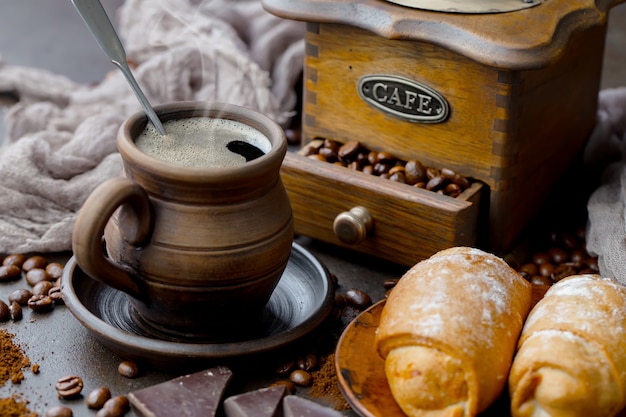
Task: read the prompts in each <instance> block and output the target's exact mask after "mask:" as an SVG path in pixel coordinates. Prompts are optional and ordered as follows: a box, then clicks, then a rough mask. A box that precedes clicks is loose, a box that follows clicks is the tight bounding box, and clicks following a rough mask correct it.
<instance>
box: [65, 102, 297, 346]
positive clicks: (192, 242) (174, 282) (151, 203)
mask: <svg viewBox="0 0 626 417" xmlns="http://www.w3.org/2000/svg"><path fill="white" fill-rule="evenodd" d="M155 110H156V112H157V114H158V116H159V118H160V119H161V121H162V122H163V123H164V124H165V123H167V121H169V120H176V119H186V118H196V117H202V118H214V119H222V120H224V119H225V120H232V121H236V122H240V123H243V124H244V125H247V126H249V127H252V128H254V129H256V130H258V131H259V132H260V133H262V135H263V136H264V137H265V138H266V139H267V143H266V145H267V146H266V147H267V152H264V154H263V155H262V156H260V157H258V158H256V159H253V160H250V161H248V162H245V163H243V164H241V165H238V166H234V167H214V166H209V167H201V168H198V167H193V168H192V167H184V166H177V165H174V164H171V163H166V162H163V161H162V160H160V159H157V158H155V157H152V156H148V155H147V154H145V153H144V152H142V151H141V150H140V149H139V148H138V147H137V145H136V144H135V139H136V138H137V137H138V135H139V134H140V133H141V132H142V131H143V130H144V128H145V127H146V125H147V123H148V119H147V117H146V116H145V114H144V113H138V114H135V115H133V116H132V117H130V118H129V119H128V120H126V121H125V122H124V123H123V124H122V126H121V127H120V129H119V132H118V137H117V147H118V150H119V152H120V154H121V156H122V159H123V166H124V172H123V174H122V176H120V177H119V178H114V179H110V180H108V181H106V182H104V183H103V184H101V185H100V186H99V187H97V188H96V189H95V190H94V191H93V193H92V194H91V195H90V196H89V197H88V198H87V200H86V201H85V203H84V205H83V206H82V208H81V210H80V211H79V213H78V217H77V220H76V224H75V227H74V231H73V237H72V240H73V241H72V249H73V252H74V256H75V258H76V262H77V264H78V265H79V266H80V268H81V269H82V270H83V271H84V272H85V273H86V274H88V275H89V276H90V277H92V278H94V279H96V280H98V281H100V282H102V283H104V284H106V285H109V286H111V287H113V288H116V289H118V290H120V291H123V292H125V293H126V294H128V296H129V297H130V305H131V306H132V308H134V310H135V311H134V312H133V315H134V316H137V319H138V321H139V322H141V325H142V326H143V325H147V326H146V328H148V329H150V330H154V331H155V334H158V335H165V337H169V336H171V337H172V338H175V339H176V338H182V339H185V338H192V339H197V338H204V339H207V338H208V339H216V338H218V339H219V338H228V339H233V338H237V337H240V336H241V335H240V333H241V332H240V331H239V330H238V329H240V327H239V326H242V323H246V322H254V318H255V317H258V316H259V314H260V312H261V310H262V309H263V307H264V306H265V304H266V303H267V302H268V300H269V298H270V296H271V294H272V292H273V290H274V288H275V287H276V285H277V284H278V281H279V280H280V278H281V275H282V273H283V271H284V269H285V267H286V265H287V262H288V260H289V257H290V254H291V248H292V242H293V215H292V209H291V204H290V202H289V198H288V196H287V193H286V190H285V188H284V186H283V184H282V181H281V178H280V167H281V164H282V161H283V158H284V157H285V153H286V151H287V142H286V139H285V135H284V132H283V130H282V129H281V128H280V126H278V125H277V124H276V123H275V122H274V121H272V120H271V119H270V118H268V117H266V116H265V115H263V114H260V113H258V112H256V111H253V110H250V109H247V108H243V107H240V106H235V105H229V104H219V103H203V102H180V103H171V104H166V105H162V106H157V107H155ZM103 236H104V245H103V241H102V237H103ZM134 313H136V314H134Z"/></svg>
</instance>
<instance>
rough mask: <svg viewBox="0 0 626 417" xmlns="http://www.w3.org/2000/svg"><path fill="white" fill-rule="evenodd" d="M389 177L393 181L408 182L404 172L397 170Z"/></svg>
mask: <svg viewBox="0 0 626 417" xmlns="http://www.w3.org/2000/svg"><path fill="white" fill-rule="evenodd" d="M389 179H390V180H391V181H395V182H399V183H401V184H406V178H405V177H404V173H402V172H396V173H394V174H390V175H389Z"/></svg>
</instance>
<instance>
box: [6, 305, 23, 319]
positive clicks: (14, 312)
mask: <svg viewBox="0 0 626 417" xmlns="http://www.w3.org/2000/svg"><path fill="white" fill-rule="evenodd" d="M9 314H11V320H13V321H19V320H22V306H21V305H19V304H18V303H17V301H13V302H12V303H11V304H10V305H9Z"/></svg>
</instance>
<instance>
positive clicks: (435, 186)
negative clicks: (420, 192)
mask: <svg viewBox="0 0 626 417" xmlns="http://www.w3.org/2000/svg"><path fill="white" fill-rule="evenodd" d="M445 182H446V180H444V179H443V177H441V176H438V177H433V178H431V179H430V180H428V182H427V183H426V189H427V190H428V191H438V190H440V189H441V187H443V185H444V184H445Z"/></svg>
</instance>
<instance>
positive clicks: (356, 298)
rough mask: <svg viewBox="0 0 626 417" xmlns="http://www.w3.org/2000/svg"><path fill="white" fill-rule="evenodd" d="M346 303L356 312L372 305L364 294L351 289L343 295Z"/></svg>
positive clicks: (368, 297)
mask: <svg viewBox="0 0 626 417" xmlns="http://www.w3.org/2000/svg"><path fill="white" fill-rule="evenodd" d="M345 297H346V303H348V305H349V306H351V307H354V308H356V309H358V310H363V309H365V308H367V307H369V306H370V305H371V304H372V299H371V298H370V296H369V295H368V294H367V293H366V292H365V291H361V290H357V289H351V290H348V291H346V293H345Z"/></svg>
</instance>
